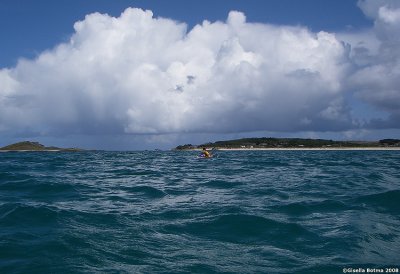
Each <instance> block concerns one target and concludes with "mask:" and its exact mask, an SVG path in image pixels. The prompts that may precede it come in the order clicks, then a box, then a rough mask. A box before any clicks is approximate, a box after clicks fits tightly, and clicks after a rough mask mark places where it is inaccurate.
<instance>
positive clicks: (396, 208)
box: [355, 190, 400, 214]
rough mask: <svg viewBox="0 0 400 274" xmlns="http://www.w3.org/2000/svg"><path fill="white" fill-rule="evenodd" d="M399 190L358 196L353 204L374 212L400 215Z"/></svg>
mask: <svg viewBox="0 0 400 274" xmlns="http://www.w3.org/2000/svg"><path fill="white" fill-rule="evenodd" d="M399 201H400V190H390V191H386V192H382V193H377V194H370V195H364V196H360V197H358V198H356V199H355V202H357V203H360V204H361V205H362V206H366V207H370V208H372V209H375V210H376V211H382V212H388V213H393V214H400V203H399Z"/></svg>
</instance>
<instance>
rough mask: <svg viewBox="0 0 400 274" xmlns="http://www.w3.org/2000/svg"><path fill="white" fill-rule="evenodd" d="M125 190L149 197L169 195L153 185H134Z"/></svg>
mask: <svg viewBox="0 0 400 274" xmlns="http://www.w3.org/2000/svg"><path fill="white" fill-rule="evenodd" d="M125 190H126V191H127V192H129V193H137V194H141V195H143V196H145V197H147V198H163V197H165V196H166V195H167V193H165V192H164V191H162V190H159V189H158V188H155V187H152V186H134V187H129V188H125Z"/></svg>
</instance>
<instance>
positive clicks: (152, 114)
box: [0, 0, 400, 150]
mask: <svg viewBox="0 0 400 274" xmlns="http://www.w3.org/2000/svg"><path fill="white" fill-rule="evenodd" d="M0 37H1V38H0V39H1V43H0V137H1V138H0V146H4V145H7V144H10V143H13V142H17V141H22V140H34V141H39V142H41V143H43V144H45V145H56V146H63V147H66V146H67V147H82V148H91V149H106V150H142V149H154V148H160V149H170V148H173V147H175V146H177V145H179V144H187V143H191V144H200V143H204V142H208V141H217V140H226V139H233V138H242V137H302V138H324V139H335V140H379V139H384V138H400V1H397V0H359V1H355V0H354V1H352V0H302V1H291V0H229V1H228V0H219V1H183V0H171V1H162V0H153V1H152V0H148V1H133V0H131V1H129V0H115V1H109V0H96V1H95V0H84V1H83V0H68V1H67V0H58V1H51V0H37V1H29V0H0Z"/></svg>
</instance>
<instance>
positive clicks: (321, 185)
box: [0, 151, 400, 273]
mask: <svg viewBox="0 0 400 274" xmlns="http://www.w3.org/2000/svg"><path fill="white" fill-rule="evenodd" d="M399 164H400V152H399V151H253V152H250V151H238V152H219V153H218V155H217V157H215V158H212V159H198V158H196V153H195V152H84V153H33V152H32V153H0V272H1V273H104V272H106V273H342V269H343V268H344V267H353V268H356V267H357V268H358V267H388V266H397V267H398V266H399V262H400V260H399V254H400V168H399Z"/></svg>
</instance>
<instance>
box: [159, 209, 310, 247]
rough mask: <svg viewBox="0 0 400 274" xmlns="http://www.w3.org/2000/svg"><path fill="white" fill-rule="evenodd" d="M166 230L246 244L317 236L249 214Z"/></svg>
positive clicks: (300, 227) (301, 228)
mask: <svg viewBox="0 0 400 274" xmlns="http://www.w3.org/2000/svg"><path fill="white" fill-rule="evenodd" d="M165 229H166V230H167V233H184V234H191V235H194V236H197V237H204V238H208V239H210V238H211V239H214V240H218V241H227V242H232V243H246V244H262V243H264V244H265V243H268V244H276V245H286V244H290V243H293V242H299V241H300V242H301V241H311V240H313V241H314V240H315V239H316V238H318V236H317V235H316V234H314V233H313V232H311V231H309V230H307V229H306V228H304V227H303V226H301V225H299V224H296V223H286V222H281V221H277V220H273V219H268V218H265V217H261V216H256V215H247V214H228V215H222V216H219V217H217V218H215V219H212V220H205V221H200V222H199V221H198V222H190V223H188V224H185V225H169V226H166V227H165ZM283 239H284V240H283Z"/></svg>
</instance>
